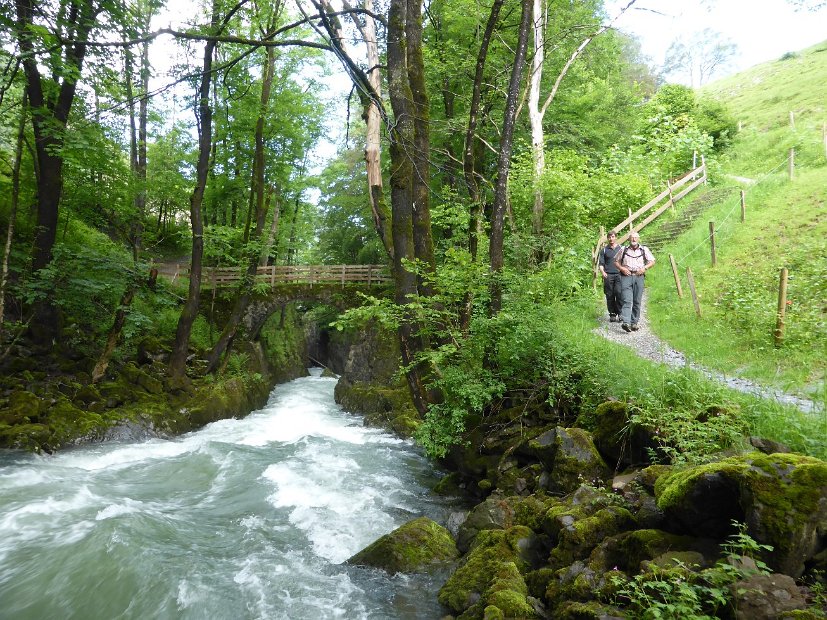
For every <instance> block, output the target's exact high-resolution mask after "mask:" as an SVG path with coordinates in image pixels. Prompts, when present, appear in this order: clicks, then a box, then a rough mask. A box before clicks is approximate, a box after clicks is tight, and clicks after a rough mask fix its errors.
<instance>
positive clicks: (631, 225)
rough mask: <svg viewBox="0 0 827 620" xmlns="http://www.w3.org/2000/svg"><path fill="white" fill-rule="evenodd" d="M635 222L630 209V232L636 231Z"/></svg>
mask: <svg viewBox="0 0 827 620" xmlns="http://www.w3.org/2000/svg"><path fill="white" fill-rule="evenodd" d="M634 230H635V228H634V222H633V221H632V210H631V209H629V232H630V233H631V232H634Z"/></svg>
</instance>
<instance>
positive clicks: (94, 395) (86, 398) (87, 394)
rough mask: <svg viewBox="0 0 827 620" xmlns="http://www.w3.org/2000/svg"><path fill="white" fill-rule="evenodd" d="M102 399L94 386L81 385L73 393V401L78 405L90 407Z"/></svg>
mask: <svg viewBox="0 0 827 620" xmlns="http://www.w3.org/2000/svg"><path fill="white" fill-rule="evenodd" d="M103 400H104V399H103V397H102V396H101V393H100V392H99V391H98V389H97V388H96V387H95V386H94V385H83V386H81V387H80V388H79V389H78V390H77V392H76V393H75V398H74V401H75V402H76V403H78V404H79V405H87V406H88V405H90V404H92V403H95V402H100V401H103Z"/></svg>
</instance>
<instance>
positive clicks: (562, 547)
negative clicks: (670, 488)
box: [549, 506, 635, 566]
mask: <svg viewBox="0 0 827 620" xmlns="http://www.w3.org/2000/svg"><path fill="white" fill-rule="evenodd" d="M634 524H635V519H634V517H633V516H632V514H631V513H630V512H629V511H628V510H626V509H625V508H620V507H618V506H609V507H608V508H603V509H601V510H598V511H597V512H596V513H595V514H594V515H592V516H590V517H587V518H585V519H578V520H575V521H574V522H573V523H571V524H570V525H567V526H566V527H564V528H563V529H561V530H560V533H559V536H558V538H559V542H558V544H557V547H555V548H554V549H552V551H551V554H550V555H549V563H550V564H551V565H552V566H565V565H568V564H571V563H572V562H573V561H575V560H577V559H585V558H586V557H587V556H588V554H589V553H591V551H592V549H594V548H595V547H597V545H599V544H600V542H601V541H602V540H603V539H604V538H607V537H609V536H612V535H614V534H617V533H619V532H622V531H625V530H628V529H630V528H632V527H634Z"/></svg>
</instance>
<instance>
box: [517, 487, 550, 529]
mask: <svg viewBox="0 0 827 620" xmlns="http://www.w3.org/2000/svg"><path fill="white" fill-rule="evenodd" d="M555 503H556V500H553V499H546V500H542V499H540V498H538V497H537V496H536V495H529V496H528V497H524V498H521V499H520V500H519V501H517V502H516V503H515V504H514V522H515V523H516V524H517V525H525V526H526V527H530V528H531V529H532V530H534V531H539V530H541V529H542V524H543V520H544V519H545V516H546V514H547V512H548V510H549V509H550V508H551V507H552V506H553V505H554V504H555Z"/></svg>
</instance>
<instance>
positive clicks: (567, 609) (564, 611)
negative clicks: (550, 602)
mask: <svg viewBox="0 0 827 620" xmlns="http://www.w3.org/2000/svg"><path fill="white" fill-rule="evenodd" d="M623 617H624V615H623V612H621V611H620V610H619V609H615V608H612V607H607V606H606V605H603V604H601V603H598V602H597V601H589V602H587V603H583V602H579V601H568V602H566V603H564V604H563V605H560V606H559V607H557V609H555V612H554V618H555V620H601V619H602V618H623Z"/></svg>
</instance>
